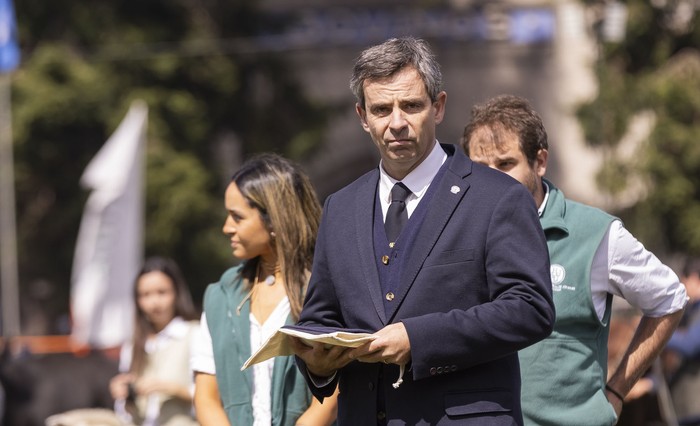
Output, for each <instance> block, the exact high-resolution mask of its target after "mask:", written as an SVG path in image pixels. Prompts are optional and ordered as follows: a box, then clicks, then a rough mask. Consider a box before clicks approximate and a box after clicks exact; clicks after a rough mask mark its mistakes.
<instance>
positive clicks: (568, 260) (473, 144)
mask: <svg viewBox="0 0 700 426" xmlns="http://www.w3.org/2000/svg"><path fill="white" fill-rule="evenodd" d="M461 145H462V148H463V149H464V150H465V152H466V153H467V155H469V156H470V157H471V159H472V160H473V161H475V162H478V163H482V164H485V165H487V166H489V167H492V168H494V169H497V170H501V171H502V172H505V173H507V174H508V175H510V176H511V177H513V178H515V179H517V180H518V181H520V182H521V183H522V184H523V185H525V187H527V188H528V189H529V190H530V192H531V193H532V196H533V197H534V198H535V203H536V204H537V205H538V206H539V214H540V221H541V223H542V227H543V228H544V231H545V235H546V237H547V244H548V247H549V253H550V259H551V279H552V289H553V293H554V302H555V306H556V312H557V316H556V322H555V325H554V331H553V332H552V334H551V336H550V337H548V338H547V339H545V340H543V341H542V342H540V343H537V344H535V345H533V346H531V347H528V348H526V349H524V350H522V351H520V354H519V355H520V365H521V374H522V380H523V386H522V404H523V414H524V416H525V424H530V425H540V426H542V425H570V424H578V425H610V424H614V423H615V422H616V421H617V419H618V417H619V416H620V412H621V410H622V405H623V400H624V398H625V395H627V393H628V392H629V391H630V389H632V387H633V386H634V384H635V382H637V380H638V379H639V378H640V377H641V376H642V375H643V374H644V373H645V372H646V371H647V370H648V369H649V367H650V366H651V364H652V362H653V361H654V359H655V358H656V357H657V356H658V354H659V353H660V352H661V350H662V349H663V347H664V345H665V344H666V342H667V341H668V339H669V338H670V337H671V334H672V333H673V331H674V330H675V328H676V327H677V325H678V322H679V321H680V319H681V316H682V315H683V308H684V306H685V304H686V302H687V299H688V297H687V295H686V292H685V288H684V287H683V285H681V283H680V281H679V280H678V277H677V276H676V274H675V273H674V272H673V271H672V270H671V269H670V268H669V267H668V266H666V265H664V264H663V263H661V261H659V259H658V258H657V257H656V256H655V255H654V254H652V253H650V252H649V251H647V250H646V249H645V248H644V246H643V245H642V244H641V243H640V242H639V241H638V240H637V239H635V238H634V237H633V236H632V235H631V234H630V233H629V232H628V231H627V230H626V229H625V228H624V227H623V225H622V223H621V222H620V220H619V219H617V218H615V217H613V216H611V215H608V214H607V213H605V212H603V211H601V210H599V209H596V208H593V207H590V206H586V205H583V204H580V203H576V202H574V201H571V200H569V199H566V198H565V197H564V194H563V193H562V191H561V190H559V189H558V188H557V187H556V186H554V184H553V183H552V182H550V181H548V180H546V179H544V175H545V172H546V170H547V159H548V152H549V151H548V149H549V146H548V142H547V133H546V131H545V129H544V125H543V124H542V120H541V118H540V116H539V115H538V114H537V113H536V112H535V111H534V109H533V108H532V107H531V106H530V104H529V103H528V102H527V100H525V99H523V98H519V97H516V96H510V95H504V96H499V97H496V98H493V99H491V100H489V101H487V102H485V103H484V104H482V105H477V106H475V107H474V108H473V110H472V118H471V122H470V123H469V124H468V125H467V126H466V127H465V129H464V134H463V136H462V139H461ZM613 295H616V296H619V297H622V298H624V299H625V300H626V301H627V302H628V303H629V304H631V305H632V306H634V307H635V308H637V309H639V310H640V311H641V312H642V314H643V316H642V318H641V319H640V322H639V325H638V326H637V328H636V330H635V333H634V337H633V338H632V341H631V342H630V345H629V347H628V348H627V350H626V351H625V353H624V355H623V356H622V358H621V360H620V363H619V365H618V366H617V368H616V369H615V371H613V372H612V374H608V370H607V350H608V348H607V344H608V332H609V325H610V315H611V311H612V308H611V304H612V299H613Z"/></svg>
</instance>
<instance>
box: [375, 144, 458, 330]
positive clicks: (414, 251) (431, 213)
mask: <svg viewBox="0 0 700 426" xmlns="http://www.w3.org/2000/svg"><path fill="white" fill-rule="evenodd" d="M443 147H445V146H444V145H443ZM450 148H452V147H451V146H448V147H445V151H446V152H447V153H448V155H450V153H451V152H454V148H452V149H450ZM447 161H449V162H450V163H449V164H448V165H447V167H448V169H447V170H445V174H444V175H443V177H442V179H441V180H440V181H439V182H434V183H433V184H437V185H438V187H437V188H435V193H434V194H433V197H432V199H431V200H430V206H429V207H428V211H427V212H426V216H425V219H424V221H423V224H422V225H421V227H420V230H419V231H418V235H417V236H416V239H415V240H414V242H413V247H411V249H410V251H409V253H408V256H407V258H406V259H405V261H404V267H403V269H402V272H401V277H400V281H399V282H400V283H402V285H401V287H399V292H398V295H397V298H398V303H396V304H394V305H393V306H394V309H392V310H391V312H387V317H388V319H389V321H391V320H392V318H393V317H394V315H395V314H396V310H397V308H398V307H399V306H401V302H402V301H403V299H404V298H405V297H406V294H407V293H408V291H409V289H410V288H411V286H413V283H414V281H415V279H416V277H417V276H418V272H420V270H421V268H422V267H423V262H425V259H426V258H427V257H428V255H429V254H430V251H431V250H432V249H433V247H434V246H435V243H437V240H438V238H440V235H441V234H442V232H443V230H444V229H445V226H447V223H448V222H449V220H450V218H451V217H452V214H453V213H454V210H455V209H456V208H457V206H458V205H459V203H460V202H461V201H462V199H463V198H464V195H465V194H466V193H467V191H468V190H469V180H468V179H465V178H466V177H467V176H468V175H469V174H470V173H471V161H470V160H468V159H467V157H466V156H465V155H464V154H462V153H461V152H459V153H453V155H451V156H450V157H449V158H448V159H447ZM431 185H432V184H431ZM375 269H376V268H375Z"/></svg>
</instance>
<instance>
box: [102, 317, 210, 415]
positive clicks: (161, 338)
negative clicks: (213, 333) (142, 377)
mask: <svg viewBox="0 0 700 426" xmlns="http://www.w3.org/2000/svg"><path fill="white" fill-rule="evenodd" d="M189 330H190V325H189V323H188V322H187V321H185V320H184V319H182V318H181V317H175V318H173V319H172V320H171V321H170V322H169V323H168V325H166V326H165V327H164V328H163V329H162V330H161V331H159V332H158V333H157V334H156V335H155V336H151V337H149V338H148V339H147V340H146V343H145V345H144V350H145V351H146V354H152V353H154V352H156V351H158V350H160V349H162V348H164V347H165V346H167V344H168V343H169V342H171V341H173V340H182V339H184V338H186V337H187V333H188V332H189ZM196 334H197V333H193V336H192V341H193V342H194V340H195V339H196V337H195V336H196ZM191 345H192V342H191V343H190V346H191ZM132 355H133V342H131V341H129V342H127V343H124V344H123V345H122V347H121V349H120V352H119V372H120V373H128V372H129V368H130V367H131V358H132ZM193 390H194V382H192V383H191V384H190V393H191V394H192V393H193ZM114 411H115V412H116V413H117V415H119V416H120V417H122V418H126V417H129V414H128V412H127V411H126V408H125V401H123V400H118V401H115V405H114ZM159 414H160V404H159V402H158V398H157V397H156V396H155V395H154V396H153V397H149V398H148V399H147V402H146V412H145V414H144V421H143V423H142V426H157V424H158V423H157V420H158V415H159Z"/></svg>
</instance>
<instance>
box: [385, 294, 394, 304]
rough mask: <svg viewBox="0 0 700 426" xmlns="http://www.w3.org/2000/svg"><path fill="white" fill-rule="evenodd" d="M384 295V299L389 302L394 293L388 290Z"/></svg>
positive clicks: (392, 298)
mask: <svg viewBox="0 0 700 426" xmlns="http://www.w3.org/2000/svg"><path fill="white" fill-rule="evenodd" d="M385 297H386V300H388V301H389V302H391V301H392V300H394V293H392V292H388V293H387V294H386V296H385Z"/></svg>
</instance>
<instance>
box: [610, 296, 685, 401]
mask: <svg viewBox="0 0 700 426" xmlns="http://www.w3.org/2000/svg"><path fill="white" fill-rule="evenodd" d="M682 316H683V311H682V310H680V311H678V312H674V313H672V314H668V315H664V316H662V317H659V318H652V317H648V316H644V317H642V319H641V320H640V321H639V326H638V327H637V331H636V332H635V333H634V336H633V337H632V341H631V342H630V345H629V347H628V348H627V352H625V355H624V356H623V357H622V360H621V362H620V364H619V365H618V367H617V369H615V372H614V373H613V374H612V375H611V376H610V379H609V380H608V383H607V386H609V387H610V388H612V389H614V390H615V392H617V393H619V394H620V395H622V396H623V397H624V396H625V395H627V393H628V392H629V391H630V389H632V386H634V384H635V383H636V382H637V380H639V378H640V377H641V376H642V375H643V374H644V373H645V372H646V371H647V370H648V369H649V367H651V364H652V363H653V362H654V360H655V359H656V357H657V356H659V354H660V353H661V350H662V349H663V348H664V346H665V345H666V342H668V339H669V338H670V337H671V334H673V330H675V329H676V327H677V326H678V322H680V320H681V317H682ZM605 393H606V396H607V397H608V401H610V403H611V404H612V405H613V407H614V408H615V412H616V413H617V414H618V415H619V414H620V412H621V411H622V403H623V402H624V401H622V400H620V398H619V397H618V396H617V395H615V394H614V393H613V392H611V391H609V390H607V389H606V391H605Z"/></svg>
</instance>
